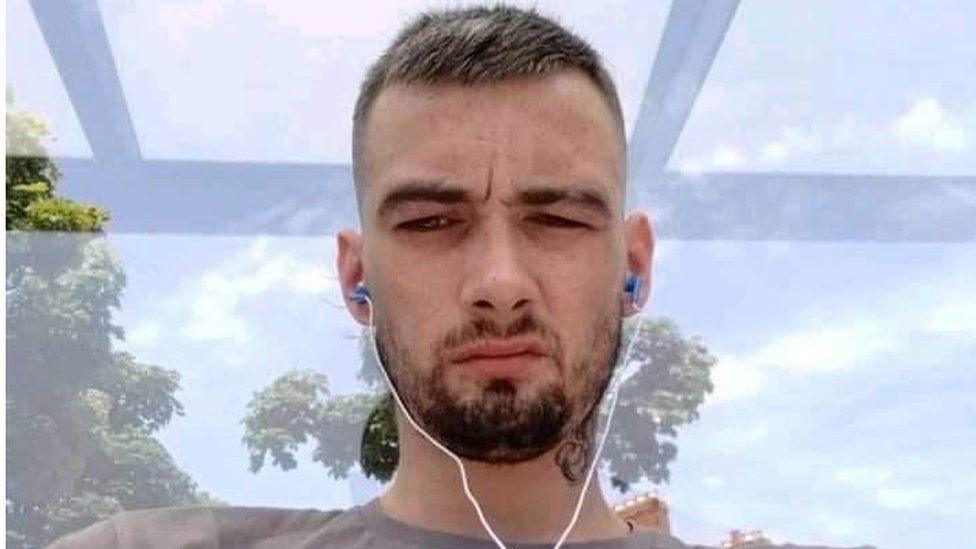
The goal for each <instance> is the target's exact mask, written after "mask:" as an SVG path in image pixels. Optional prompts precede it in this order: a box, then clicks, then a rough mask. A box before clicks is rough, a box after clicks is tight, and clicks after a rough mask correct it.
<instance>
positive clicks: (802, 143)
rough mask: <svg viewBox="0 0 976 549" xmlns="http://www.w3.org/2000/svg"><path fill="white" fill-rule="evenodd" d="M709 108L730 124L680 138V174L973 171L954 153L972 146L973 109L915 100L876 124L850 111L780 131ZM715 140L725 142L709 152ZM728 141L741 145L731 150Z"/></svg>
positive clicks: (751, 117)
mask: <svg viewBox="0 0 976 549" xmlns="http://www.w3.org/2000/svg"><path fill="white" fill-rule="evenodd" d="M742 93H745V92H742ZM719 100H721V101H729V102H731V101H733V100H734V98H730V97H726V95H725V94H724V92H723V94H719V95H717V96H715V97H712V98H711V99H710V103H714V102H715V101H719ZM770 100H771V99H770ZM696 108H697V107H696ZM708 110H711V111H714V112H713V113H712V114H711V115H710V116H713V117H720V118H719V119H718V121H717V122H716V124H721V123H723V122H724V123H725V124H731V126H730V127H728V128H727V129H725V130H724V131H721V132H716V131H712V132H710V133H709V134H705V135H703V136H702V137H700V138H695V139H689V140H688V141H689V144H690V146H691V147H689V146H687V145H683V144H682V143H684V141H685V140H684V139H683V140H682V142H681V143H679V145H680V146H679V149H678V151H677V152H676V156H675V158H674V165H676V166H678V169H679V170H680V171H682V172H685V173H689V174H697V173H703V172H708V171H723V170H757V171H761V170H770V169H801V170H803V171H838V170H841V171H848V172H850V171H855V172H861V171H864V170H868V171H876V170H881V171H883V172H886V173H888V172H890V171H891V170H892V169H895V170H896V171H907V172H918V171H919V170H923V171H925V172H940V173H941V172H953V173H956V172H959V171H963V172H965V171H966V170H969V169H972V163H971V160H970V161H969V162H967V161H966V160H964V158H963V156H960V155H959V154H958V153H961V152H964V151H967V150H969V149H970V148H972V143H973V136H974V135H976V107H974V108H973V109H972V111H971V112H970V111H966V110H965V109H957V111H958V112H957V111H953V110H952V109H950V108H948V107H946V106H945V105H943V103H942V102H940V100H939V99H938V98H936V97H922V98H919V99H917V100H915V101H914V102H913V103H911V104H909V105H907V107H906V109H905V110H904V111H902V112H900V113H898V114H896V115H894V116H888V117H885V116H881V117H880V118H878V119H875V120H870V119H867V118H866V117H865V115H864V114H863V113H850V112H849V113H845V114H839V115H833V116H831V115H824V116H823V117H822V118H821V117H818V118H816V119H813V120H802V121H801V120H798V121H799V122H800V123H793V124H789V125H784V126H780V127H779V128H778V129H777V128H776V127H766V128H763V127H762V125H761V124H760V125H757V126H756V127H755V128H752V127H749V128H748V129H747V130H743V126H744V125H745V123H747V122H749V121H752V120H754V119H760V118H762V117H763V116H765V114H764V111H762V110H759V111H755V112H750V113H749V114H746V113H743V112H739V111H735V112H734V114H732V116H734V119H732V120H725V119H723V118H721V117H723V116H729V115H730V114H729V113H728V112H727V111H728V107H727V106H726V110H722V109H718V108H716V106H715V105H712V104H710V105H708ZM719 127H721V126H719ZM715 134H719V135H721V136H722V139H723V140H724V142H723V143H719V144H717V145H715V146H714V148H712V147H713V143H714V141H712V136H713V135H715ZM730 135H731V136H732V137H730ZM730 139H738V141H736V142H734V143H731V144H730V143H729V141H730ZM692 147H693V148H692ZM695 149H697V151H696V150H695ZM940 153H941V154H940ZM960 162H961V163H960Z"/></svg>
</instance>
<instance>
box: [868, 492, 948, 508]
mask: <svg viewBox="0 0 976 549" xmlns="http://www.w3.org/2000/svg"><path fill="white" fill-rule="evenodd" d="M936 495H937V493H936V491H935V490H933V489H931V488H888V487H885V488H878V491H877V492H876V496H875V498H876V501H877V502H878V505H880V506H882V507H886V508H888V509H918V508H921V507H925V506H927V505H930V504H931V503H933V502H934V501H935V498H936Z"/></svg>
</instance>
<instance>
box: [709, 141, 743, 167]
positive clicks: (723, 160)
mask: <svg viewBox="0 0 976 549" xmlns="http://www.w3.org/2000/svg"><path fill="white" fill-rule="evenodd" d="M746 161H747V160H746V156H745V154H744V153H743V152H742V151H741V150H739V149H736V148H734V147H727V146H725V145H721V146H719V147H717V148H716V149H715V152H714V153H712V166H714V167H716V168H738V167H739V166H743V165H745V163H746Z"/></svg>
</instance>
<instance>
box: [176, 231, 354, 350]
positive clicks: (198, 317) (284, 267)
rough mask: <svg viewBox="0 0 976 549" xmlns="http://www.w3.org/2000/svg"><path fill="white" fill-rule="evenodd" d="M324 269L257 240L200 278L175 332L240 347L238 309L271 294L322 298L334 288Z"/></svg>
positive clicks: (243, 332) (241, 323)
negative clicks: (186, 316) (186, 315)
mask: <svg viewBox="0 0 976 549" xmlns="http://www.w3.org/2000/svg"><path fill="white" fill-rule="evenodd" d="M336 286H337V285H336V282H335V278H334V277H333V276H332V275H331V273H330V272H329V271H328V270H327V268H326V267H325V266H324V265H320V264H317V263H312V262H308V261H302V260H299V259H298V258H296V257H294V255H293V254H291V253H288V252H275V253H272V252H271V250H270V243H269V240H268V239H266V238H258V239H257V240H255V241H254V242H253V243H252V244H251V245H250V246H249V247H248V248H247V249H246V250H244V251H243V252H242V253H240V254H238V255H237V256H235V257H232V258H230V259H229V260H227V261H226V262H224V263H223V264H221V265H219V266H217V267H215V268H214V269H212V270H210V271H208V272H206V273H204V274H203V275H202V276H201V277H200V283H199V285H198V286H197V287H196V288H195V289H194V291H193V294H192V295H190V296H188V297H187V299H186V300H187V302H189V304H190V305H189V306H190V318H189V319H188V320H187V321H186V322H185V323H184V324H183V326H182V328H181V330H180V332H181V334H182V335H183V336H184V337H186V338H189V339H193V340H196V341H220V340H230V341H236V342H242V341H244V339H245V338H246V336H247V326H246V322H245V320H244V317H243V314H242V313H241V312H240V310H239V308H240V304H241V302H242V301H244V300H246V299H251V298H254V297H256V296H259V295H262V294H265V293H267V292H270V291H273V290H288V291H290V292H292V293H296V294H300V295H313V296H321V295H325V294H327V293H328V292H330V291H333V290H334V289H335V288H336Z"/></svg>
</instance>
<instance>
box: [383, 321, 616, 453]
mask: <svg viewBox="0 0 976 549" xmlns="http://www.w3.org/2000/svg"><path fill="white" fill-rule="evenodd" d="M621 323H622V318H621V317H620V316H619V315H618V316H617V317H613V316H611V315H606V316H604V317H601V318H600V319H599V320H598V321H597V322H596V323H595V325H594V329H593V330H592V333H593V337H592V339H591V341H589V342H587V345H585V346H584V347H583V348H584V349H588V350H590V353H589V354H588V355H586V356H583V357H582V358H580V359H579V360H577V361H576V362H575V363H571V364H567V363H566V360H565V352H564V347H563V345H562V342H561V340H560V339H559V337H558V336H556V335H555V332H554V331H552V330H549V329H547V328H546V327H544V326H543V325H541V324H540V323H539V322H537V321H536V320H535V319H534V318H533V317H532V316H531V315H528V314H527V315H524V316H522V317H520V318H519V319H518V320H516V321H515V322H513V323H512V324H511V325H509V326H499V325H497V324H495V323H493V322H490V321H486V320H478V321H475V322H473V323H471V324H469V325H467V326H465V327H463V328H461V329H458V330H455V331H452V332H450V333H448V334H447V335H446V336H445V337H444V338H442V340H441V341H440V342H439V343H438V344H437V345H436V346H435V347H434V353H433V358H434V366H433V368H429V369H422V368H419V367H418V365H417V364H416V360H414V359H413V358H412V357H411V356H410V353H409V352H408V350H407V348H406V347H405V346H403V345H401V344H399V342H398V340H397V338H396V337H394V336H393V335H392V330H389V329H385V327H384V326H383V324H382V323H381V324H379V325H378V326H377V332H376V335H377V337H376V345H377V350H378V352H379V354H380V359H381V360H382V363H383V364H385V365H386V367H387V373H388V374H389V375H390V380H391V381H392V382H393V385H394V387H395V388H396V390H397V392H398V394H399V395H400V398H401V399H402V400H403V403H404V405H405V406H406V408H407V410H409V412H410V414H411V416H412V417H413V419H414V421H416V422H417V424H418V425H419V426H421V427H422V428H423V429H424V430H426V431H427V432H428V434H430V435H431V436H433V437H434V438H435V439H437V440H438V441H440V442H441V443H442V444H444V445H445V446H446V447H447V448H449V449H450V450H451V451H452V452H454V453H455V454H457V455H458V456H460V457H462V458H465V459H469V460H473V461H480V462H485V463H518V462H522V461H526V460H530V459H534V458H537V457H539V456H541V455H542V454H544V453H546V452H548V451H550V450H552V449H553V448H555V447H556V445H557V444H559V443H560V441H562V440H563V439H565V438H566V437H567V435H568V434H570V433H577V437H578V438H587V437H588V436H589V433H590V431H591V429H590V427H591V422H592V420H593V414H594V411H595V410H596V409H597V405H598V404H599V402H600V400H601V399H602V398H603V395H604V393H605V392H606V390H607V387H608V385H609V382H610V378H611V377H612V374H613V369H614V365H615V364H616V361H617V357H618V353H619V349H620V333H621ZM529 334H531V335H534V336H536V337H540V338H543V339H545V340H546V341H547V343H549V347H550V349H551V350H552V360H553V362H554V363H555V366H556V368H557V372H558V379H557V380H556V381H553V382H549V383H545V384H543V385H541V386H539V387H538V388H537V389H536V390H534V391H529V390H520V388H519V387H518V384H517V383H516V382H513V381H511V380H509V379H505V378H498V379H492V380H490V381H489V382H488V383H487V384H485V385H484V386H483V387H481V388H480V389H479V391H478V393H477V394H476V395H475V396H474V397H473V398H470V397H469V398H462V397H461V395H459V394H458V392H457V391H453V390H452V389H451V387H450V386H449V385H448V382H447V379H448V376H447V370H448V368H449V367H450V363H449V361H447V360H446V359H445V358H444V356H445V354H446V352H447V351H449V350H450V349H453V348H455V347H457V346H460V345H463V344H466V343H470V342H472V341H479V340H484V339H495V338H508V337H515V336H520V335H529ZM380 367H383V366H382V365H381V366H380ZM421 372H428V373H426V374H424V373H421ZM581 442H582V443H583V444H584V447H585V446H586V442H587V441H586V440H583V441H581Z"/></svg>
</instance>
